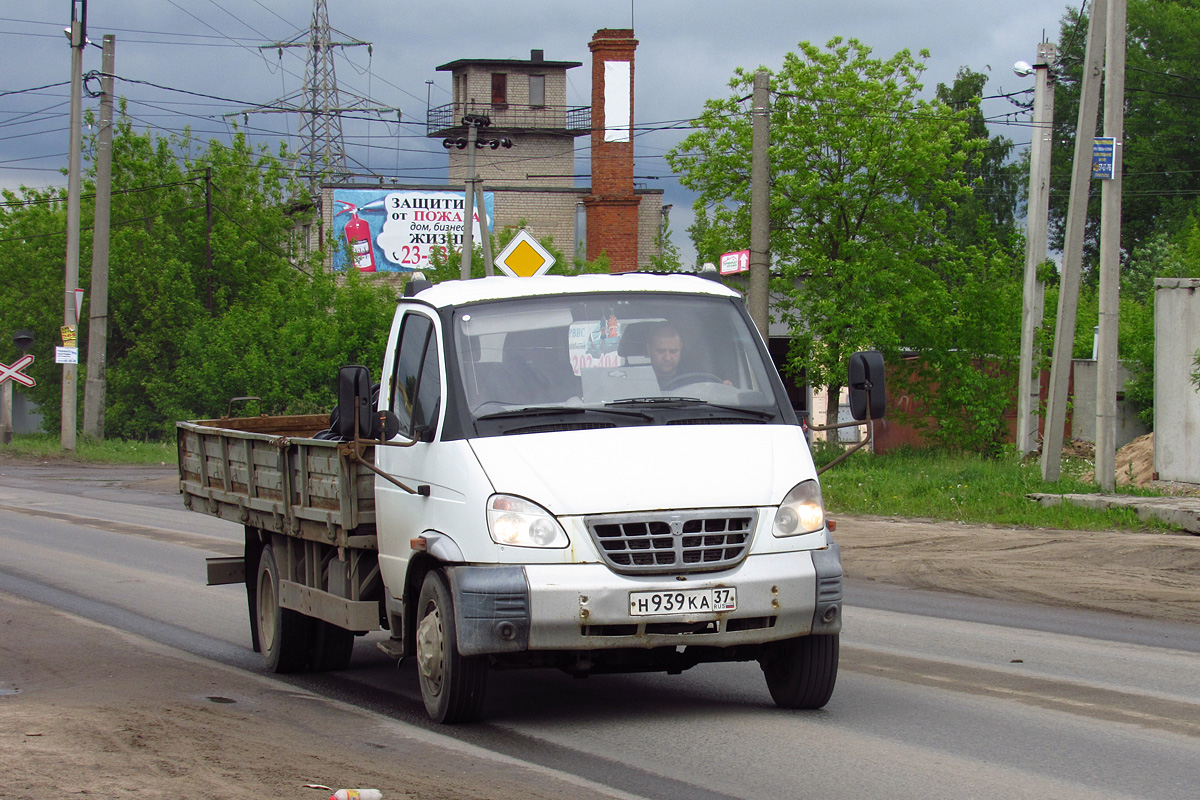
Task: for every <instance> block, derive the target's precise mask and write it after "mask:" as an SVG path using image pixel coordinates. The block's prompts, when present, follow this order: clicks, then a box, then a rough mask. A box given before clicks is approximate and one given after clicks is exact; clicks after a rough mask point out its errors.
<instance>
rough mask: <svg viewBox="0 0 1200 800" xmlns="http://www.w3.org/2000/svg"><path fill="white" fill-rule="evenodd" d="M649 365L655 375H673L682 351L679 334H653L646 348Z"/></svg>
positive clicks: (681, 341)
mask: <svg viewBox="0 0 1200 800" xmlns="http://www.w3.org/2000/svg"><path fill="white" fill-rule="evenodd" d="M646 352H647V354H648V355H649V356H650V365H651V366H652V367H654V372H655V373H656V374H657V375H660V376H663V375H674V374H675V370H677V369H679V354H680V353H682V352H683V340H682V339H681V338H680V337H679V334H674V335H668V336H655V337H654V338H653V339H651V340H650V344H649V346H648V347H647V348H646Z"/></svg>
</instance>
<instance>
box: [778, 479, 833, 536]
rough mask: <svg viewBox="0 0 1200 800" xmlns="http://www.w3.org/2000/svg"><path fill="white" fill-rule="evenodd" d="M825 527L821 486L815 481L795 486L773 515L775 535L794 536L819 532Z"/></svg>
mask: <svg viewBox="0 0 1200 800" xmlns="http://www.w3.org/2000/svg"><path fill="white" fill-rule="evenodd" d="M824 526H825V505H824V503H822V502H821V486H820V484H818V483H817V482H816V481H804V482H803V483H800V484H797V485H796V486H795V488H793V489H792V490H791V491H790V492H788V493H787V497H785V498H783V502H782V503H780V504H779V511H778V512H776V514H775V535H776V536H796V535H798V534H801V533H812V532H813V531H819V530H821V528H823V527H824Z"/></svg>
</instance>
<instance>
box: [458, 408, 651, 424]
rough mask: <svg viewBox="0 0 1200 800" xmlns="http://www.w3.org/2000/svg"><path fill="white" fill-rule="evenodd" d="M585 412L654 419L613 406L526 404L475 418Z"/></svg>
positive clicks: (640, 412) (642, 412)
mask: <svg viewBox="0 0 1200 800" xmlns="http://www.w3.org/2000/svg"><path fill="white" fill-rule="evenodd" d="M587 412H594V413H597V414H611V415H614V416H619V417H635V418H637V419H640V420H644V421H646V422H653V421H654V417H652V416H650V415H649V414H647V413H645V412H644V411H622V410H618V409H615V408H588V407H585V406H528V407H526V408H510V409H508V410H507V411H493V412H492V413H491V414H484V415H482V416H479V417H476V419H477V420H484V419H511V418H513V417H539V416H545V415H548V414H584V413H587Z"/></svg>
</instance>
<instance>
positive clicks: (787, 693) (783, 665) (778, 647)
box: [758, 633, 839, 708]
mask: <svg viewBox="0 0 1200 800" xmlns="http://www.w3.org/2000/svg"><path fill="white" fill-rule="evenodd" d="M838 651H839V643H838V634H836V633H832V634H819V635H816V634H814V635H811V636H799V637H797V638H795V639H785V640H784V641H782V642H772V643H770V644H767V645H764V646H763V652H762V655H761V656H759V658H758V663H759V666H761V667H762V671H763V674H764V675H765V676H766V678H767V689H769V690H770V692H771V699H772V700H774V701H775V705H777V706H779V707H780V708H821V707H822V706H824V705H825V704H826V703H828V702H829V698H830V697H831V696H832V695H833V686H834V684H835V683H836V682H837V670H838Z"/></svg>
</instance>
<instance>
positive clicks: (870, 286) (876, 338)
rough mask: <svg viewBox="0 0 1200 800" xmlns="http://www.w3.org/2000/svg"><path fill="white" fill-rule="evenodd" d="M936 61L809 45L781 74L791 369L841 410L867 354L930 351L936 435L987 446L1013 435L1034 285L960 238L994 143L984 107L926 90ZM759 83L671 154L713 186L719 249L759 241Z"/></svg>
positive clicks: (780, 246)
mask: <svg viewBox="0 0 1200 800" xmlns="http://www.w3.org/2000/svg"><path fill="white" fill-rule="evenodd" d="M927 57H928V54H927V53H925V52H922V53H921V54H920V56H919V58H914V57H913V55H912V54H911V53H910V52H908V51H906V50H905V51H901V52H899V53H897V54H896V55H894V56H893V57H891V58H890V59H886V60H882V59H878V58H873V57H872V56H871V51H870V49H869V48H867V47H865V46H864V45H862V44H861V43H860V42H858V41H856V40H854V39H850V40H846V41H843V40H842V39H834V40H832V41H831V42H829V44H828V45H827V46H826V47H825V48H824V49H822V48H818V47H816V46H813V45H811V44H809V43H806V42H802V43H801V44H800V45H799V51H798V52H796V53H789V54H787V55H786V56H785V58H784V63H783V65H782V67H781V68H780V69H779V70H778V71H776V72H774V73H773V74H772V75H771V91H772V104H771V115H770V128H771V146H770V152H769V162H770V170H771V193H770V194H771V198H770V244H771V255H772V262H773V265H772V266H773V273H774V276H775V277H774V278H773V280H772V290H773V291H774V292H775V293H776V295H777V296H778V297H779V298H780V302H779V303H778V305H777V306H776V308H775V309H774V311H775V313H776V314H777V315H778V316H780V317H781V318H782V319H783V320H784V321H785V322H786V323H787V324H788V326H789V328H790V330H791V354H790V361H789V367H790V369H791V370H792V372H793V373H794V374H796V375H800V374H804V375H805V376H806V377H807V380H808V381H809V382H810V383H812V384H814V385H818V386H820V385H825V386H830V387H832V389H833V391H831V392H830V409H829V410H830V412H834V411H836V406H835V404H836V403H837V389H838V388H839V387H840V385H841V383H842V381H843V380H844V378H843V377H842V376H843V375H844V370H845V364H846V362H847V360H848V358H849V356H850V354H851V353H852V352H854V351H856V350H861V349H864V348H877V349H879V350H881V351H883V352H884V354H885V357H887V358H888V360H889V361H893V362H894V361H895V360H896V359H897V356H898V355H899V354H900V353H901V352H902V351H904V352H914V353H916V354H918V355H919V356H920V357H919V359H917V360H916V361H915V362H913V363H914V364H916V366H915V368H914V370H912V371H911V372H910V373H909V374H910V375H911V385H910V387H909V391H910V392H911V393H915V394H916V395H917V396H919V397H920V398H921V399H922V400H923V403H924V408H925V409H927V410H928V411H929V412H930V413H932V414H934V415H935V416H936V417H937V418H938V425H937V426H936V427H935V428H933V429H932V430H931V431H930V433H931V435H932V436H934V437H935V438H938V439H940V440H942V441H945V442H947V443H950V444H954V445H956V446H960V447H975V446H979V445H980V444H990V443H993V442H994V441H995V440H996V439H997V438H998V437H999V436H1000V435H1001V432H1002V431H1001V427H1002V410H1003V408H1004V406H1005V405H1006V403H1007V402H1008V400H1009V398H1010V396H1011V388H1012V387H1010V386H1009V385H1008V384H1010V383H1012V381H1011V380H1010V379H1008V378H1007V377H1006V376H1005V374H1004V371H1003V368H1004V367H1006V366H1008V365H1009V362H1010V361H1011V360H1012V358H1013V356H1014V355H1015V351H1016V343H1017V341H1018V340H1019V337H1018V336H1017V329H1018V326H1019V321H1020V314H1019V304H1020V286H1019V284H1017V283H1016V282H1015V281H1014V280H1013V279H1012V265H1011V264H1010V263H1009V262H1008V261H1007V260H1006V258H1005V256H1004V253H1003V249H1002V248H999V247H997V246H994V238H992V237H989V236H987V235H983V234H986V231H984V232H982V234H981V235H979V236H975V237H973V240H972V241H971V243H969V244H968V243H964V242H963V241H962V239H963V238H964V237H958V238H957V239H956V237H955V236H954V235H953V220H954V214H955V212H956V211H957V210H958V209H960V208H962V207H963V205H962V204H963V203H964V202H965V201H969V200H970V198H971V192H972V188H973V183H972V177H971V172H972V170H975V171H977V165H978V164H979V162H980V151H981V149H982V148H984V147H986V145H987V139H986V138H985V137H972V135H971V131H970V126H969V119H970V115H971V108H970V107H967V108H964V109H962V110H960V111H955V110H954V109H953V108H951V107H949V106H948V105H947V104H946V102H944V101H943V100H941V99H936V98H935V99H933V100H923V99H921V98H920V93H921V91H922V85H921V83H920V76H921V74H922V71H923V61H924V59H925V58H927ZM752 85H753V73H752V72H750V71H746V70H741V69H739V70H738V71H737V72H736V73H735V74H734V77H733V79H732V80H731V81H730V88H731V89H733V96H732V97H730V98H727V99H718V100H710V101H708V102H707V103H706V104H705V109H704V112H703V113H702V114H701V115H700V117H699V118H698V119H697V120H696V122H695V123H694V124H695V126H696V127H697V128H698V130H697V131H696V132H695V133H693V134H691V135H690V136H688V137H687V138H686V139H685V140H684V141H683V142H682V143H681V144H680V145H679V146H678V147H676V148H675V149H674V150H672V151H671V152H670V153H669V154H668V156H667V158H668V161H669V162H670V164H671V166H672V168H673V169H674V170H675V171H676V172H677V173H679V174H680V175H681V176H682V177H681V181H682V182H683V184H684V185H685V186H687V187H688V188H690V189H693V190H695V191H697V192H699V194H700V197H699V199H698V200H697V201H696V207H697V220H698V226H700V228H701V229H702V233H703V235H704V238H703V240H702V241H697V249H698V250H699V251H700V252H702V253H705V254H707V249H709V248H711V247H712V245H713V244H714V243H715V242H718V241H720V242H724V243H725V244H724V245H723V247H726V248H728V249H737V246H738V245H741V246H743V247H744V246H745V244H746V243H747V242H748V241H749V226H750V220H749V199H750V180H749V178H750V161H751V130H750V128H751V120H750V115H749V114H748V113H747V112H746V109H745V106H744V103H743V100H744V98H745V97H746V96H747V95H748V94H749V93H750V90H751V87H752ZM968 105H969V104H968ZM701 223H702V225H701ZM985 360H986V364H987V366H985ZM939 387H940V388H939Z"/></svg>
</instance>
